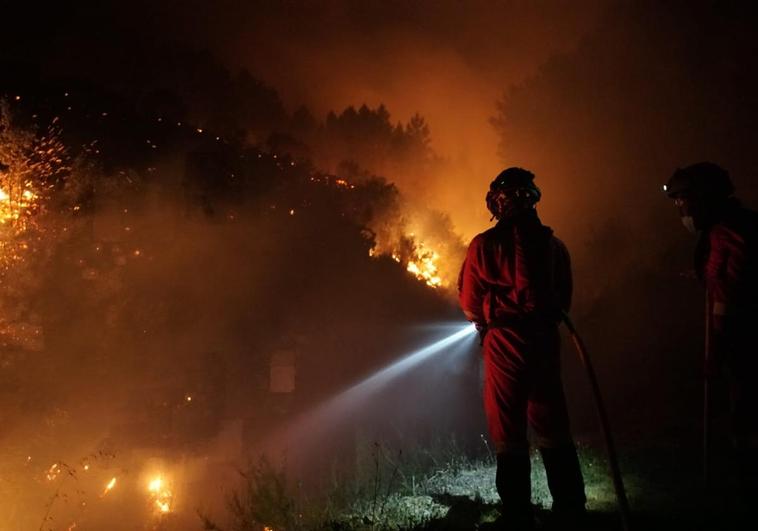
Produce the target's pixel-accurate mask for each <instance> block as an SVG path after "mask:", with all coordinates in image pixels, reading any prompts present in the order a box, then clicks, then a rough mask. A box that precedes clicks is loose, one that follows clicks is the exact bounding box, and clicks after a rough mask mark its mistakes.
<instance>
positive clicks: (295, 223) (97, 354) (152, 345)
mask: <svg viewBox="0 0 758 531" xmlns="http://www.w3.org/2000/svg"><path fill="white" fill-rule="evenodd" d="M56 98H57V99H56ZM52 99H53V101H58V102H59V103H58V104H59V105H62V106H63V107H62V109H61V110H63V111H65V112H62V113H60V114H59V113H57V112H55V111H57V110H59V109H56V108H55V105H53V108H52V109H51V108H46V109H45V113H38V112H37V111H36V110H34V105H33V103H30V104H29V106H28V107H26V106H25V105H24V104H25V103H26V99H25V98H24V99H21V98H20V101H16V102H14V101H12V102H11V103H10V104H6V105H5V106H4V107H3V109H4V111H3V113H4V114H3V122H2V124H1V127H0V162H2V167H0V237H1V239H0V242H1V245H2V256H3V269H2V271H0V275H2V277H1V281H2V284H1V287H0V303H1V304H0V333H1V335H0V337H1V338H2V345H1V348H2V350H1V351H0V371H1V372H0V376H2V381H3V383H4V386H3V391H0V402H1V403H2V411H3V423H4V426H6V431H5V433H4V434H3V436H2V437H3V444H4V445H5V447H6V448H8V451H7V452H5V453H4V454H3V456H2V458H0V461H2V462H0V467H2V470H3V471H4V473H3V474H2V475H1V476H0V493H2V496H3V499H4V500H5V501H4V502H3V504H4V506H5V507H6V508H7V510H6V513H7V514H9V515H10V517H9V518H10V520H9V521H10V522H12V524H11V525H12V526H13V527H11V529H28V528H37V527H39V526H41V529H46V530H47V529H50V530H56V531H57V530H59V529H93V528H102V526H110V525H111V524H112V522H113V521H114V519H118V520H121V521H124V522H131V523H132V524H135V525H138V526H144V527H145V528H151V529H169V528H171V529H173V528H182V529H184V528H187V526H192V525H194V523H195V521H196V518H197V517H196V515H195V514H194V508H195V507H197V504H199V503H203V502H208V503H211V504H212V505H213V504H221V505H223V499H220V497H219V496H218V492H219V490H218V488H220V487H221V486H222V485H229V484H233V483H234V481H235V479H234V473H233V470H234V466H236V465H235V463H239V462H240V460H242V459H244V455H247V453H248V452H250V451H251V450H252V449H254V448H255V447H256V444H257V443H258V441H259V440H260V438H261V436H262V435H263V434H264V433H265V432H266V431H267V430H269V429H271V428H273V427H274V426H277V425H278V424H279V423H281V422H286V419H288V418H290V417H291V415H293V414H294V413H295V412H297V411H299V410H301V409H302V408H304V407H306V406H307V405H308V404H310V403H311V402H312V401H313V400H314V399H317V398H319V397H323V396H324V395H325V394H328V393H329V392H330V391H331V390H334V389H336V388H339V387H340V386H343V385H345V383H346V382H349V381H350V380H351V378H353V377H355V376H356V375H359V374H361V373H362V372H363V371H365V370H366V369H367V368H369V367H371V366H372V365H374V364H376V363H377V362H378V361H381V360H382V359H386V358H387V357H388V356H389V355H391V354H390V352H391V349H390V346H391V345H392V340H391V338H392V337H396V336H397V335H398V334H397V332H392V333H390V331H392V330H395V331H397V330H400V329H402V328H404V327H407V324H408V323H409V322H417V321H419V320H421V319H423V318H424V316H426V318H427V319H434V318H439V317H440V316H443V315H448V314H449V306H448V303H447V302H446V299H445V296H444V295H442V294H441V293H439V292H438V290H434V289H430V288H443V289H444V288H448V287H450V286H451V279H452V278H453V276H452V274H451V271H452V269H451V268H452V267H453V263H454V262H455V261H456V260H457V258H456V255H455V253H454V252H450V253H449V254H447V255H446V254H445V252H446V251H447V250H450V249H458V250H459V249H460V243H459V242H458V241H457V239H455V237H454V236H453V234H452V231H450V227H449V224H446V222H445V220H444V218H442V217H437V218H436V219H435V218H434V214H424V215H423V216H421V215H419V212H423V211H421V210H419V211H417V212H414V210H413V209H412V207H411V206H410V205H408V204H405V203H403V201H402V197H401V195H400V194H399V192H398V191H397V189H395V187H394V186H392V185H391V184H389V183H388V182H387V181H385V180H383V179H380V178H376V177H371V176H363V177H357V178H356V177H354V178H348V177H340V176H335V175H332V174H328V173H325V172H322V171H319V170H318V169H317V168H315V167H314V166H313V165H312V164H311V163H309V162H308V161H307V160H304V159H294V158H292V157H291V156H289V155H287V154H286V153H272V152H268V151H265V150H263V149H260V148H257V147H255V146H250V145H247V144H239V143H235V142H232V141H228V140H225V139H224V138H222V137H221V136H218V135H214V134H213V133H212V132H209V131H207V130H206V129H204V128H201V127H197V126H194V125H190V124H188V123H183V122H175V123H171V124H168V123H166V121H164V120H162V119H155V118H151V119H149V120H145V121H143V122H139V123H138V125H131V126H129V127H125V126H124V125H123V123H124V122H125V121H126V120H134V119H135V118H134V117H129V116H128V115H122V114H119V113H118V112H116V111H111V110H109V109H107V108H106V107H105V105H96V104H94V103H93V102H87V101H86V100H83V99H81V98H79V97H78V95H77V93H76V92H74V91H66V92H65V93H64V94H63V95H58V96H56V97H55V98H52ZM91 108H95V109H96V112H92V111H91V110H90V109H91ZM46 123H49V124H50V126H49V127H47V126H43V125H40V126H39V127H37V126H36V125H35V124H46ZM103 123H108V124H110V123H113V124H114V127H122V128H124V136H123V137H120V138H119V137H117V136H116V135H114V134H113V131H111V130H109V129H108V128H107V127H106V128H103ZM148 130H149V131H150V132H146V131H148ZM127 133H128V134H127ZM148 135H149V137H148V141H147V142H145V141H144V138H142V140H141V141H140V137H146V136H148ZM73 139H76V140H78V141H79V143H78V144H77V143H75V142H73ZM145 146H146V147H145ZM129 152H131V153H132V155H130V157H132V159H131V160H130V159H129V158H128V157H127V156H126V155H125V153H129ZM177 160H181V161H182V162H181V164H177V163H176V161H177ZM423 222H425V223H426V224H424V223H423ZM446 238H448V239H449V241H447V242H445V239H446ZM448 256H449V257H451V258H450V259H449V262H450V268H446V267H444V266H445V265H447V264H448V258H447V257H448ZM382 257H384V258H382ZM396 262H397V263H399V265H398V264H396ZM410 279H416V280H417V281H418V282H410V283H409V280H410ZM366 300H371V301H372V304H371V305H366V304H364V302H365V301H366ZM325 301H328V302H325ZM261 308H265V309H266V310H265V311H260V309H261ZM335 323H336V324H335ZM324 330H328V332H324ZM367 332H368V333H370V334H372V335H374V336H375V339H374V340H373V341H372V343H371V344H370V345H367V344H366V341H365V334H366V333H367ZM383 338H385V339H383ZM354 350H360V351H361V352H362V353H363V355H362V356H361V357H360V358H353V357H352V356H351V355H350V353H351V352H353V351H354ZM324 360H329V363H328V364H324ZM295 367H297V375H298V376H297V378H295V376H294V374H295ZM282 379H284V380H282ZM285 380H286V381H285ZM281 382H284V384H282V383H281ZM287 382H289V383H287ZM282 390H284V391H282ZM21 411H23V412H24V413H23V414H16V413H14V412H21ZM210 476H213V479H211V477H210ZM4 510H5V509H4ZM93 526H94V527H93ZM172 526H173V527H172Z"/></svg>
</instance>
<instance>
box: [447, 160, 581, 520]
mask: <svg viewBox="0 0 758 531" xmlns="http://www.w3.org/2000/svg"><path fill="white" fill-rule="evenodd" d="M540 195H541V194H540V191H539V189H538V188H537V186H536V185H535V184H534V175H533V174H532V173H531V172H529V171H527V170H524V169H522V168H509V169H507V170H505V171H503V172H502V173H500V175H498V176H497V177H496V178H495V180H494V181H493V182H492V184H491V185H490V190H489V192H488V193H487V207H488V209H489V210H490V212H492V215H493V218H497V220H498V221H497V225H495V226H494V227H493V228H491V229H489V230H487V231H485V232H483V233H481V234H479V235H478V236H476V237H475V238H474V239H473V240H472V242H471V244H470V246H469V249H468V252H467V255H466V259H465V261H464V263H463V268H462V270H461V274H460V278H459V295H460V303H461V307H462V309H463V311H464V313H465V315H466V317H467V318H468V319H469V320H470V321H472V322H473V323H474V324H475V325H476V327H477V329H478V330H479V332H480V336H481V339H482V345H483V351H484V353H483V354H484V367H485V379H484V408H485V413H486V416H487V423H488V428H489V434H490V438H491V440H492V442H493V444H494V447H495V449H496V452H497V473H496V479H495V483H496V486H497V491H498V494H499V495H500V499H501V501H502V513H501V518H502V521H503V522H504V523H505V524H506V527H507V528H508V529H532V527H533V525H534V523H533V515H532V505H531V480H530V468H531V464H530V458H529V442H528V440H527V426H530V427H531V428H532V431H533V432H534V435H535V437H536V444H537V446H538V448H539V450H540V453H541V455H542V460H543V463H544V466H545V472H546V474H547V480H548V487H549V489H550V493H551V495H552V498H553V507H552V511H553V516H554V517H556V518H555V520H556V521H574V522H575V521H576V519H577V518H580V517H582V516H583V515H584V514H585V513H584V511H585V502H586V498H585V494H584V481H583V479H582V473H581V469H580V466H579V460H578V458H577V454H576V449H575V447H574V443H573V440H572V437H571V432H570V428H569V418H568V412H567V409H566V401H565V397H564V394H563V385H562V381H561V367H560V337H559V333H558V326H559V324H560V321H561V315H562V312H565V311H568V309H569V305H570V303H571V292H572V279H571V266H570V262H569V254H568V251H567V249H566V247H565V246H564V244H563V243H562V242H561V241H560V240H559V239H558V238H556V237H555V236H553V231H552V230H551V229H550V228H548V227H546V226H544V225H543V224H542V223H541V222H540V220H539V217H538V216H537V211H536V208H535V205H536V203H537V202H538V201H539V199H540Z"/></svg>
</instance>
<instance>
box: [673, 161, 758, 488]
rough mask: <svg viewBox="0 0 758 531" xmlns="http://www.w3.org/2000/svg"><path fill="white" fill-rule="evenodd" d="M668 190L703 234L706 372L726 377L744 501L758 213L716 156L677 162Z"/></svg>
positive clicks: (752, 414)
mask: <svg viewBox="0 0 758 531" xmlns="http://www.w3.org/2000/svg"><path fill="white" fill-rule="evenodd" d="M664 191H665V192H666V193H667V194H668V196H669V197H670V198H671V199H673V200H674V204H675V205H676V206H677V208H678V209H679V215H680V216H681V219H682V223H683V224H684V226H685V227H686V228H687V229H688V230H689V231H690V232H692V233H693V234H697V235H698V241H697V246H696V250H695V270H696V272H697V274H698V277H699V278H700V279H701V281H702V282H703V283H704V284H705V287H706V289H707V292H708V300H707V311H708V314H709V315H708V316H707V318H708V321H709V322H710V327H709V328H710V334H709V339H710V345H709V348H708V350H709V352H710V355H709V356H708V358H709V361H708V360H707V361H706V367H705V376H706V378H708V379H712V378H714V377H717V376H724V377H725V379H726V382H727V387H728V390H729V402H730V436H731V440H732V445H733V450H734V458H735V460H736V461H735V464H736V472H737V475H738V477H739V480H740V488H741V494H742V496H743V499H744V501H746V502H748V503H755V495H756V494H758V385H756V382H755V378H756V374H758V352H756V336H755V330H756V327H758V213H756V212H754V211H752V210H748V209H746V208H743V207H742V206H741V205H740V202H739V201H738V200H737V199H736V198H735V197H734V196H733V194H734V186H733V184H732V181H731V179H730V177H729V173H728V172H727V171H726V170H724V169H723V168H721V167H720V166H718V165H716V164H713V163H711V162H700V163H698V164H693V165H692V166H688V167H686V168H682V169H677V170H676V171H675V172H674V174H673V175H672V176H671V178H670V179H669V181H668V183H667V184H666V186H664Z"/></svg>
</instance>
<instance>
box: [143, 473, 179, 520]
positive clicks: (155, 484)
mask: <svg viewBox="0 0 758 531" xmlns="http://www.w3.org/2000/svg"><path fill="white" fill-rule="evenodd" d="M147 492H148V494H149V496H150V501H151V503H152V504H153V506H154V507H155V510H156V511H157V512H158V513H161V514H166V513H170V512H171V505H172V502H173V499H174V494H173V493H172V492H171V490H170V489H169V488H168V485H167V483H166V480H165V479H164V478H163V476H161V475H158V476H155V477H153V478H152V479H151V480H150V482H149V483H148V485H147Z"/></svg>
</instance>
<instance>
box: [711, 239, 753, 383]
mask: <svg viewBox="0 0 758 531" xmlns="http://www.w3.org/2000/svg"><path fill="white" fill-rule="evenodd" d="M710 244H711V252H710V255H709V256H708V262H707V264H706V271H705V273H706V276H705V279H706V286H707V288H708V293H709V299H710V301H709V312H710V323H711V330H710V341H711V344H710V353H711V364H712V366H711V367H708V371H709V372H710V373H717V372H719V370H720V368H721V366H722V365H723V362H724V360H725V359H726V356H727V354H728V353H727V352H726V351H727V349H728V341H729V336H730V321H731V319H733V317H734V311H735V296H736V294H737V293H738V290H739V283H740V281H741V279H742V276H743V274H744V268H745V249H744V242H742V241H740V240H738V239H736V238H735V237H733V236H732V235H731V234H728V233H725V232H724V231H719V230H714V233H713V234H712V235H711V242H710Z"/></svg>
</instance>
